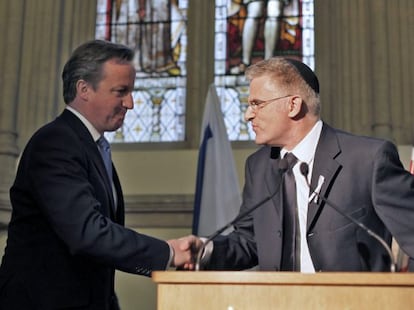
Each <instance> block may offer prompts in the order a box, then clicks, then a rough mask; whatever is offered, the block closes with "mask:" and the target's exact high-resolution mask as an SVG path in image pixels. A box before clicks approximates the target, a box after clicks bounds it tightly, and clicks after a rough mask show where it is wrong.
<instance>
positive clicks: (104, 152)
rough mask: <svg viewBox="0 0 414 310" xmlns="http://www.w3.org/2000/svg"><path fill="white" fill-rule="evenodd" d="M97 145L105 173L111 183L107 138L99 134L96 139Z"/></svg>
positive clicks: (109, 151)
mask: <svg viewBox="0 0 414 310" xmlns="http://www.w3.org/2000/svg"><path fill="white" fill-rule="evenodd" d="M96 142H97V143H98V146H99V151H100V152H101V156H102V159H103V161H104V164H105V169H106V173H107V174H108V178H109V182H110V184H112V159H111V147H110V145H109V142H108V140H106V139H105V137H104V136H101V137H100V138H99V139H98V141H96Z"/></svg>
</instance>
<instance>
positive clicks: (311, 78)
mask: <svg viewBox="0 0 414 310" xmlns="http://www.w3.org/2000/svg"><path fill="white" fill-rule="evenodd" d="M285 59H286V61H287V62H288V63H290V64H291V65H293V66H294V67H295V68H296V70H298V72H299V74H300V76H301V77H302V78H303V79H304V80H305V82H306V83H307V84H308V85H309V86H310V87H311V88H312V89H313V90H314V91H315V92H316V93H317V94H319V81H318V78H317V77H316V75H315V73H313V71H312V69H311V68H309V67H308V66H307V65H305V64H304V63H303V62H301V61H298V60H295V59H292V58H285Z"/></svg>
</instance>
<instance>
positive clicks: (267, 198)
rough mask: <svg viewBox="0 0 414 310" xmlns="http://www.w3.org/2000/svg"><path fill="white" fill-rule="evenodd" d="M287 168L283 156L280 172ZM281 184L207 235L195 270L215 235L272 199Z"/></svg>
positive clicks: (198, 255) (198, 267) (280, 162)
mask: <svg viewBox="0 0 414 310" xmlns="http://www.w3.org/2000/svg"><path fill="white" fill-rule="evenodd" d="M287 169H288V162H287V160H286V159H283V158H282V159H280V160H279V171H280V173H281V174H282V175H283V174H284V173H285V172H286V170H287ZM281 184H282V181H281V182H280V183H279V186H278V187H277V189H276V190H275V191H274V192H273V193H272V194H271V195H270V196H267V197H266V198H264V199H262V200H261V201H259V202H258V203H256V204H255V205H253V206H252V207H251V208H248V209H247V210H245V211H244V212H241V213H239V214H238V215H237V216H236V217H235V218H234V219H233V220H232V221H231V222H229V223H227V224H226V225H225V226H223V227H221V228H220V229H219V230H217V231H216V232H214V233H213V234H211V235H210V236H208V237H207V239H206V240H205V241H204V243H203V246H202V247H201V248H200V250H199V251H198V253H197V257H196V263H195V270H196V271H199V270H200V262H201V257H202V256H203V253H204V249H205V248H206V245H207V244H208V243H209V242H211V241H212V240H213V239H214V238H215V237H217V236H218V235H220V234H221V233H222V232H223V231H225V230H226V229H228V228H230V227H231V226H233V225H234V224H235V223H237V222H238V221H240V220H241V219H243V218H244V217H246V216H247V215H249V214H250V213H251V212H253V211H254V210H256V209H257V208H259V207H261V206H262V205H264V204H265V203H266V202H268V201H269V200H270V199H272V198H273V197H274V196H275V195H276V194H277V193H278V192H279V189H280V186H281Z"/></svg>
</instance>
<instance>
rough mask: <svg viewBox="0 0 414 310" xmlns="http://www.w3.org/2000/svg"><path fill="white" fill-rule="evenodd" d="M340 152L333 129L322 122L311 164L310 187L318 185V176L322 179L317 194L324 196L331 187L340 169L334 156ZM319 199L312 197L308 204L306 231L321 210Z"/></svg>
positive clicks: (310, 227) (310, 228)
mask: <svg viewBox="0 0 414 310" xmlns="http://www.w3.org/2000/svg"><path fill="white" fill-rule="evenodd" d="M340 152H341V149H340V147H339V144H338V140H337V137H336V134H335V131H334V130H333V129H332V128H331V127H329V126H328V125H326V124H323V128H322V132H321V136H320V138H319V142H318V146H317V148H316V152H315V159H314V164H313V172H312V180H311V189H312V190H314V189H316V188H317V187H318V182H320V181H319V180H320V178H321V177H323V179H324V181H323V184H322V186H321V187H320V191H319V195H320V196H322V197H326V196H327V195H328V193H329V190H330V189H331V187H332V185H333V182H334V181H335V178H336V176H337V174H338V173H339V171H340V169H341V165H340V164H339V163H338V162H337V161H336V160H335V158H336V156H337V155H338V154H339V153H340ZM322 206H323V203H321V201H320V199H312V201H311V202H310V203H309V206H308V220H307V226H308V231H310V230H312V228H313V226H314V225H315V223H316V221H317V219H318V215H319V213H320V212H321V211H322V209H321V207H322Z"/></svg>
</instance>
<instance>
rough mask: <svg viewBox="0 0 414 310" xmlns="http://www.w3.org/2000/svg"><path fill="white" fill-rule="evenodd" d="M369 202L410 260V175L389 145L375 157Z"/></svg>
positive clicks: (413, 244)
mask: <svg viewBox="0 0 414 310" xmlns="http://www.w3.org/2000/svg"><path fill="white" fill-rule="evenodd" d="M372 200H373V204H374V207H375V210H376V212H377V214H378V216H379V217H380V218H381V220H382V221H383V222H384V224H385V225H386V227H387V228H388V230H389V231H390V232H391V234H392V235H393V236H394V237H395V239H396V241H397V242H398V244H399V245H400V247H401V248H402V249H403V251H404V252H405V253H407V255H409V256H410V257H411V258H413V257H414V225H413V223H414V176H413V175H411V174H410V173H409V172H408V171H406V170H405V169H404V167H403V166H402V164H401V162H400V159H399V156H398V151H397V149H396V147H395V146H394V145H393V144H392V143H390V142H385V143H384V144H383V145H382V147H381V148H380V149H379V151H378V152H377V154H376V159H375V163H374V176H373V184H372ZM410 265H411V266H412V264H410Z"/></svg>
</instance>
